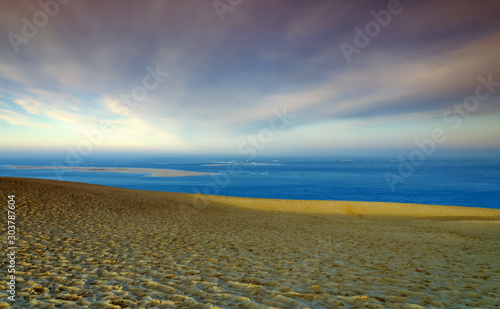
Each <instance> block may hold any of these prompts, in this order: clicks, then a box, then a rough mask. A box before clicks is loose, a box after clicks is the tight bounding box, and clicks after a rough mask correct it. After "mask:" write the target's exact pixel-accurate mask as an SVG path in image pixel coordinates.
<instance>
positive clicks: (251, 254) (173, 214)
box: [0, 178, 500, 308]
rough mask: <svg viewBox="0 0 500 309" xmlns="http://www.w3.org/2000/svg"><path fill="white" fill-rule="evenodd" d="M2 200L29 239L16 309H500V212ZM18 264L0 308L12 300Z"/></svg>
mask: <svg viewBox="0 0 500 309" xmlns="http://www.w3.org/2000/svg"><path fill="white" fill-rule="evenodd" d="M0 191H1V194H3V195H1V196H0V202H1V204H2V205H3V206H2V209H6V206H5V205H6V204H7V197H6V195H8V194H15V195H16V202H17V213H18V217H17V223H16V224H17V226H18V235H19V236H20V237H21V240H20V241H19V242H18V246H19V249H20V250H18V252H17V254H18V258H17V270H18V272H17V275H18V276H19V277H21V278H22V279H21V280H20V281H19V282H18V283H17V284H18V294H17V300H16V302H15V306H11V307H17V308H54V307H56V308H87V307H88V308H127V307H130V308H140V307H142V308H495V305H497V304H498V303H499V302H498V300H499V299H500V291H499V288H498V287H499V286H500V258H499V256H500V210H489V209H478V208H463V207H445V206H424V205H409V204H388V203H359V202H321V201H317V202H305V201H273V200H262V199H243V198H227V197H213V196H203V195H196V196H195V195H190V194H179V193H165V192H147V191H135V190H126V189H119V188H112V187H104V186H97V185H88V184H78V183H65V182H57V181H49V180H35V179H16V178H0ZM5 212H6V210H5ZM2 222H5V221H2ZM4 224H5V223H4ZM3 231H4V235H5V237H4V236H2V239H4V243H3V244H5V239H6V234H5V229H3ZM5 263H6V259H5V258H4V267H3V268H2V271H3V272H4V276H2V281H0V290H1V291H0V296H1V299H0V308H7V306H8V304H9V303H10V302H7V292H6V286H7V280H5V279H4V278H5V277H6V267H5V266H6V265H5Z"/></svg>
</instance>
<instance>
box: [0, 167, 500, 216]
mask: <svg viewBox="0 0 500 309" xmlns="http://www.w3.org/2000/svg"><path fill="white" fill-rule="evenodd" d="M0 164H4V165H2V166H0V176H8V177H28V178H42V179H55V180H64V181H74V182H85V183H93V184H100V185H107V186H115V187H122V188H129V189H138V190H151V191H170V192H184V193H204V194H216V195H227V196H240V197H254V198H276V199H304V200H346V201H377V202H400V203H419V204H436V205H454V206H471V207H486V208H496V209H500V197H499V196H500V194H499V193H500V161H473V160H471V161H459V160H440V161H428V162H425V164H423V165H421V166H418V167H416V168H415V171H414V172H413V173H412V174H411V175H409V176H406V177H402V178H401V181H400V182H398V183H397V184H396V185H393V189H394V191H392V190H391V186H390V185H389V184H388V182H387V179H386V176H387V173H388V172H389V173H392V174H394V175H399V174H398V166H399V164H400V162H399V161H397V160H347V159H345V160H330V161H326V160H290V159H286V160H285V159H284V160H276V159H272V160H262V161H256V162H240V161H214V160H210V159H207V160H203V159H199V160H190V161H189V160H185V159H182V158H179V159H177V160H176V159H172V158H169V159H168V160H166V159H148V160H144V161H127V160H122V161H118V160H116V161H110V160H103V161H89V162H81V163H78V164H76V166H78V167H96V168H99V167H101V168H104V167H112V168H149V169H152V168H160V169H172V170H183V171H192V172H199V173H216V174H218V175H209V176H189V177H169V178H157V177H145V176H147V175H149V174H129V173H114V172H107V171H103V172H101V171H94V172H92V173H89V172H84V171H72V170H64V171H59V172H58V173H57V172H56V171H54V170H46V169H45V170H42V169H12V168H10V167H8V166H6V165H23V166H51V165H53V164H54V161H51V160H42V159H40V160H20V159H19V160H17V159H11V160H2V161H1V162H0Z"/></svg>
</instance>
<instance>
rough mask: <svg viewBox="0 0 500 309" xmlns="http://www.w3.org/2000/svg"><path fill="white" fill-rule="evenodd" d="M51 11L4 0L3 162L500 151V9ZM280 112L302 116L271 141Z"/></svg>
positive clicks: (161, 6)
mask: <svg viewBox="0 0 500 309" xmlns="http://www.w3.org/2000/svg"><path fill="white" fill-rule="evenodd" d="M42 2H43V1H42ZM221 2H222V3H225V4H224V5H222V6H220V5H221V4H220V3H221ZM43 3H47V5H48V6H47V7H46V10H44V8H43V7H41V6H40V4H39V3H38V2H37V1H2V3H1V4H0V12H1V13H0V14H1V18H0V32H1V33H2V34H3V35H2V36H1V38H0V40H1V46H2V49H1V52H0V131H1V132H2V134H1V137H0V143H1V145H2V148H1V149H2V151H4V152H10V153H15V152H22V151H34V152H44V151H50V152H56V153H59V154H61V155H64V153H66V152H67V151H68V150H67V149H68V147H69V148H71V149H77V148H78V145H80V146H82V145H83V146H85V145H89V143H90V145H91V147H92V149H91V151H92V152H93V153H105V152H113V151H128V150H131V151H143V152H154V153H162V154H181V153H193V154H195V153H196V154H201V153H207V154H228V155H234V154H238V151H239V150H238V149H241V146H242V143H245V142H246V141H248V138H249V137H250V136H257V137H259V134H261V137H260V140H259V142H260V143H261V144H262V145H264V146H265V147H263V148H262V149H260V148H259V151H261V152H262V153H263V154H290V153H296V154H304V155H314V154H325V155H328V154H342V153H356V152H360V153H367V152H368V153H369V152H370V151H372V152H377V151H384V150H387V151H401V150H411V149H414V148H415V147H416V146H415V140H417V139H420V140H422V139H426V138H429V137H430V136H431V134H432V132H433V130H435V129H436V128H441V129H442V130H444V131H445V132H446V134H447V137H448V138H447V140H446V142H444V143H442V144H441V145H440V148H442V149H446V150H449V151H468V153H471V152H472V153H474V152H478V153H482V152H494V153H498V149H500V130H499V124H500V108H499V106H500V104H499V103H500V87H498V86H497V85H496V84H495V83H496V82H497V81H498V82H500V56H499V53H498V51H499V50H500V20H499V19H498V16H500V3H497V2H495V1H465V0H455V1H451V0H448V1H439V2H436V1H406V0H405V1H400V2H399V1H395V0H391V1H356V2H355V3H352V2H348V1H326V0H325V1H319V0H317V1H307V2H306V1H298V0H290V1H284V0H277V1H259V0H252V1H250V0H242V1H240V2H238V1H231V2H227V1H224V0H220V1H219V2H218V3H219V4H218V5H219V7H214V2H212V1H194V0H185V1H141V2H139V1H76V0H73V1H69V3H67V4H64V3H65V1H62V0H60V2H57V1H56V0H52V1H45V2H43ZM230 3H233V4H235V5H233V6H231V5H230ZM228 6H229V8H230V9H227V10H226V11H224V12H222V13H221V7H225V8H227V7H228ZM390 6H392V7H393V8H395V7H397V13H395V12H394V13H391V11H390V10H389V7H390ZM47 8H48V9H47ZM218 10H219V11H218ZM381 10H384V11H387V12H389V16H390V21H388V20H387V15H383V14H382V15H383V16H385V18H386V20H385V21H386V22H387V24H386V25H385V26H383V25H380V22H379V26H378V28H379V30H378V31H377V33H376V34H375V35H373V36H372V37H370V36H368V38H369V40H370V42H369V43H368V44H367V46H363V47H360V46H357V45H356V41H355V35H356V30H355V29H356V28H359V29H361V31H363V32H364V33H365V34H366V32H368V31H370V28H368V30H367V27H366V26H367V24H369V23H371V25H372V26H373V25H374V22H377V20H376V18H375V17H374V13H371V12H372V11H374V12H375V15H377V14H378V15H380V14H381V13H380V12H381ZM40 12H41V13H40ZM49 13H50V14H49ZM43 14H45V16H46V17H47V18H46V20H44V15H43ZM49 15H54V16H49ZM23 17H25V19H23ZM36 18H38V20H36ZM34 19H35V20H34ZM26 20H28V21H29V22H30V23H35V24H36V23H38V25H39V26H37V25H34V27H35V32H36V33H35V32H33V31H31V32H29V31H28V32H26V31H25V32H24V33H23V27H24V28H25V30H26V29H27V28H26V27H27V26H26V25H25V24H26V22H25V21H26ZM374 27H377V26H374ZM28 28H29V27H28ZM373 29H375V30H377V28H372V30H373ZM31 30H33V29H31ZM33 33H35V34H33ZM26 34H28V36H26ZM342 43H345V44H349V45H350V46H352V47H354V48H357V50H358V52H357V53H351V54H350V55H349V56H348V57H346V54H345V52H344V51H343V50H342V48H341V44H342ZM344 46H345V45H344ZM155 71H156V73H151V72H155ZM148 76H150V77H148ZM481 78H482V79H481ZM145 79H147V82H148V83H146V84H145ZM481 80H482V81H483V82H481ZM484 80H490V82H489V86H486V85H485V82H484ZM481 85H483V86H481ZM492 85H493V86H492ZM478 87H480V89H479V92H478V93H479V95H480V96H481V98H482V99H481V98H478V99H477V101H478V102H477V104H475V105H474V104H473V105H472V107H470V106H471V105H469V107H470V110H467V108H465V107H464V100H466V99H467V98H468V97H471V96H473V97H474V96H477V94H476V89H477V88H478ZM146 88H149V89H146ZM124 96H125V97H124ZM127 96H130V97H131V99H129V100H130V103H127V101H126V100H127V99H126V97H127ZM486 97H487V98H486ZM134 98H135V99H134ZM471 102H472V101H471ZM460 108H461V109H460ZM464 108H465V109H464ZM450 110H451V112H450ZM276 111H278V112H281V113H287V114H289V115H291V116H290V119H291V120H292V119H293V121H290V123H287V124H286V125H284V126H283V127H282V128H281V126H280V130H273V129H272V128H271V127H270V122H271V121H272V119H273V118H274V117H276ZM460 111H462V112H460ZM269 130H271V131H269ZM269 132H272V137H270V136H265V133H266V134H268V135H269ZM262 138H264V141H263V140H262ZM84 144H85V145H84ZM83 146H82V147H83ZM83 148H84V147H83Z"/></svg>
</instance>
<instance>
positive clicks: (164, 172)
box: [12, 166, 216, 177]
mask: <svg viewBox="0 0 500 309" xmlns="http://www.w3.org/2000/svg"><path fill="white" fill-rule="evenodd" d="M12 168H16V169H55V170H57V169H66V170H72V171H84V172H109V173H133V174H151V175H148V176H152V177H185V176H206V175H216V174H214V173H202V172H190V171H182V170H171V169H161V168H131V167H71V166H12Z"/></svg>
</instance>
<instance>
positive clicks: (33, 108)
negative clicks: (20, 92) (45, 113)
mask: <svg viewBox="0 0 500 309" xmlns="http://www.w3.org/2000/svg"><path fill="white" fill-rule="evenodd" d="M14 103H16V104H17V105H19V106H21V107H22V108H23V109H24V110H25V111H27V112H28V113H30V114H33V115H39V114H40V113H41V112H42V110H43V107H44V104H43V103H42V102H39V101H35V100H15V101H14Z"/></svg>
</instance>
